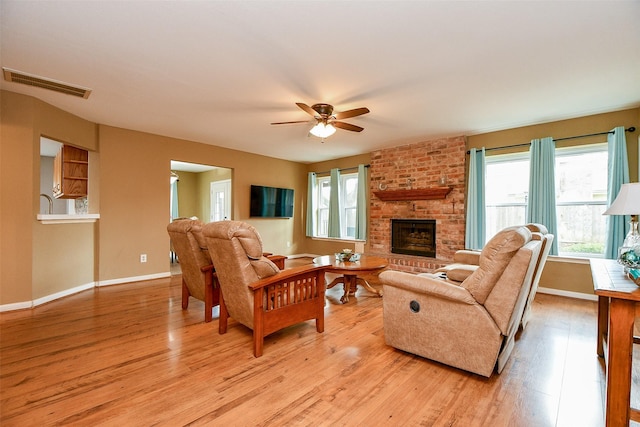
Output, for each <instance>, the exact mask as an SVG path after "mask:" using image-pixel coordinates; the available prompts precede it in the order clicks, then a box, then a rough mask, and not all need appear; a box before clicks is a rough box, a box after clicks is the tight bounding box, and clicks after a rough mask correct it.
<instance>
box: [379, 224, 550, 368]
mask: <svg viewBox="0 0 640 427" xmlns="http://www.w3.org/2000/svg"><path fill="white" fill-rule="evenodd" d="M541 249H542V241H541V240H540V239H533V236H532V233H531V231H530V230H529V229H528V228H526V227H525V226H519V227H510V228H507V229H505V230H502V231H500V232H499V233H498V234H497V235H496V236H494V237H493V238H492V239H491V240H490V241H489V242H488V243H487V245H486V246H485V248H484V249H483V250H482V251H481V252H480V254H479V260H478V267H477V268H476V269H475V270H474V271H473V272H472V273H471V274H470V275H469V276H468V277H467V278H466V279H465V280H464V281H462V282H461V283H459V284H456V283H453V282H451V281H448V280H445V279H442V278H440V277H438V276H437V275H435V274H419V275H416V274H410V273H405V272H399V271H391V270H389V271H385V272H383V273H381V274H380V276H379V277H380V281H381V282H382V283H383V290H384V299H383V319H384V334H385V340H386V342H387V344H389V345H391V346H393V347H396V348H398V349H400V350H404V351H407V352H410V353H413V354H417V355H419V356H422V357H425V358H428V359H432V360H435V361H438V362H441V363H444V364H447V365H450V366H454V367H457V368H460V369H464V370H467V371H470V372H474V373H477V374H479V375H483V376H485V377H490V376H491V374H492V373H493V371H494V369H495V367H496V365H497V370H498V372H501V371H502V369H503V368H504V365H505V364H506V362H507V360H508V358H509V355H510V354H511V351H512V349H513V346H514V340H515V333H516V331H517V330H518V327H519V325H520V320H521V318H522V314H523V312H524V308H525V305H526V302H527V298H528V296H529V293H530V290H531V284H532V281H533V277H534V271H535V268H536V265H537V264H538V257H539V254H540V250H541ZM542 267H543V265H541V266H540V268H542Z"/></svg>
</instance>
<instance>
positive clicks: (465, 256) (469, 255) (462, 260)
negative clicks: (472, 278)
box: [453, 249, 480, 265]
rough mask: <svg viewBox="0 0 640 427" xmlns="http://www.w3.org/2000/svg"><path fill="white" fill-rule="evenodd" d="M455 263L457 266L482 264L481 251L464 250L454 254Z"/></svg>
mask: <svg viewBox="0 0 640 427" xmlns="http://www.w3.org/2000/svg"><path fill="white" fill-rule="evenodd" d="M453 262H454V263H457V264H470V265H478V264H480V251H472V250H469V249H463V250H460V251H456V253H454V254H453Z"/></svg>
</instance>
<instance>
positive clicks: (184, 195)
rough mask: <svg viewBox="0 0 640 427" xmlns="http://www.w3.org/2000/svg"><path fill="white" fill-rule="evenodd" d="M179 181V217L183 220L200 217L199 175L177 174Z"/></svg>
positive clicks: (192, 173)
mask: <svg viewBox="0 0 640 427" xmlns="http://www.w3.org/2000/svg"><path fill="white" fill-rule="evenodd" d="M177 173H178V176H179V177H180V180H179V181H178V215H179V216H180V217H182V218H190V217H192V216H197V217H199V218H201V216H200V209H199V206H198V174H197V173H194V172H182V171H180V172H177Z"/></svg>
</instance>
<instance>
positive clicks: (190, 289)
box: [167, 219, 220, 322]
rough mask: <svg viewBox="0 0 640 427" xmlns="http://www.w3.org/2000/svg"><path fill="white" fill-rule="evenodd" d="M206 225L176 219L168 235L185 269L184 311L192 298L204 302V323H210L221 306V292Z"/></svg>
mask: <svg viewBox="0 0 640 427" xmlns="http://www.w3.org/2000/svg"><path fill="white" fill-rule="evenodd" d="M203 225H204V224H203V223H202V222H201V221H199V220H197V219H176V220H174V221H173V222H171V223H170V224H169V225H167V232H168V233H169V237H170V238H171V243H172V247H173V250H174V251H175V253H176V255H177V256H178V260H179V261H180V269H181V270H182V308H183V309H185V310H186V309H187V308H188V307H189V297H190V296H192V297H194V298H196V299H199V300H201V301H204V321H205V322H211V319H212V317H213V316H212V309H213V307H214V306H216V305H218V304H220V291H219V288H218V281H217V279H216V276H215V271H214V268H213V263H212V262H211V257H210V256H209V251H208V249H207V245H206V243H205V240H204V236H203V235H202V226H203Z"/></svg>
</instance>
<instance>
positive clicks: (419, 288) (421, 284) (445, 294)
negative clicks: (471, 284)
mask: <svg viewBox="0 0 640 427" xmlns="http://www.w3.org/2000/svg"><path fill="white" fill-rule="evenodd" d="M378 277H379V279H380V281H381V282H382V284H383V285H386V286H393V287H395V288H399V289H405V290H408V291H412V292H417V293H422V294H429V295H433V296H435V297H438V298H443V299H447V300H450V301H455V302H459V303H462V304H476V300H475V299H474V298H473V296H471V294H470V293H469V291H467V290H466V289H465V288H463V287H460V286H458V285H454V284H451V283H448V282H445V281H443V280H441V279H435V278H432V277H428V276H418V275H416V274H411V273H406V272H403V271H395V270H387V271H383V272H382V273H380V275H379V276H378Z"/></svg>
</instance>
